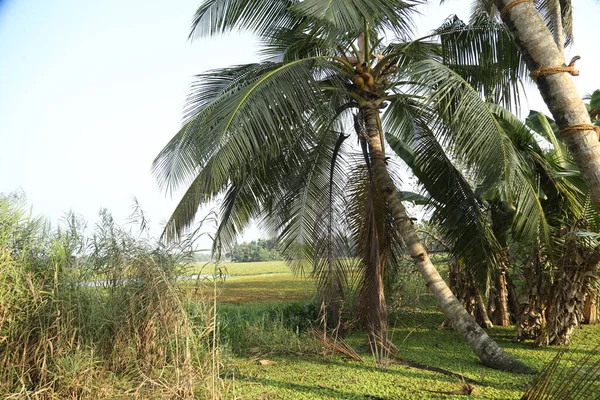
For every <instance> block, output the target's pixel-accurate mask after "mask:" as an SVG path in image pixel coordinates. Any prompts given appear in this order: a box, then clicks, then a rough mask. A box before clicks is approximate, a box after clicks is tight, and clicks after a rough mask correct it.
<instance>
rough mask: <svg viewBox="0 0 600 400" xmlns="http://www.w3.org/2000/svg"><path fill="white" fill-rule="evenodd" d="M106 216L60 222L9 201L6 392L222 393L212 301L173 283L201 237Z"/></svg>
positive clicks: (2, 214)
mask: <svg viewBox="0 0 600 400" xmlns="http://www.w3.org/2000/svg"><path fill="white" fill-rule="evenodd" d="M101 217H102V220H101V222H100V223H99V224H98V225H97V226H96V227H95V229H94V231H93V232H92V233H91V234H87V235H86V234H85V233H84V232H83V230H84V224H83V223H82V222H81V221H79V220H78V219H77V218H75V217H74V216H70V217H68V218H67V220H66V223H65V224H63V226H62V227H61V228H60V229H56V230H53V229H50V227H49V225H48V224H47V223H46V222H45V221H44V220H43V219H40V218H34V217H32V216H31V215H30V214H29V213H27V211H26V207H25V205H24V202H23V201H22V200H21V199H19V198H18V197H16V196H9V197H0V397H2V398H36V399H37V398H40V399H54V398H56V399H64V398H107V397H111V398H136V397H137V398H163V397H164V398H183V399H186V398H194V397H196V398H202V397H207V398H208V397H212V398H215V397H217V398H218V397H219V382H218V375H217V374H218V360H217V359H216V358H215V357H216V347H217V346H216V344H217V342H216V337H215V336H214V335H215V316H214V307H213V306H211V305H208V306H206V307H189V306H188V304H189V303H190V302H193V301H195V300H196V299H191V298H186V297H184V295H183V292H182V291H180V290H179V289H178V287H177V285H176V284H175V282H176V280H175V278H176V276H177V274H178V272H179V271H180V270H181V269H182V268H185V267H186V263H187V262H188V261H191V260H192V257H191V256H192V249H193V240H192V239H189V240H186V241H183V242H180V243H177V244H174V245H170V246H165V245H162V244H161V243H159V242H157V241H154V240H151V239H149V238H147V237H146V236H145V235H144V234H134V233H132V232H131V231H127V230H125V229H122V228H120V227H119V226H117V225H116V224H115V223H114V221H113V220H112V217H111V216H110V215H109V214H108V213H107V212H103V213H102V215H101ZM142 222H143V220H142ZM144 225H145V223H142V224H141V226H142V227H143V226H144ZM92 282H96V283H95V284H92ZM98 282H99V283H98ZM186 296H193V293H192V294H189V295H186ZM190 313H192V314H191V315H190ZM197 319H202V320H204V321H205V323H204V324H202V325H199V326H194V325H193V324H192V322H191V321H192V320H197Z"/></svg>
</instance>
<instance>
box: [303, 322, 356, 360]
mask: <svg viewBox="0 0 600 400" xmlns="http://www.w3.org/2000/svg"><path fill="white" fill-rule="evenodd" d="M311 332H312V334H313V336H314V338H315V339H316V340H317V341H318V342H319V343H321V344H322V345H323V346H325V347H327V348H330V349H332V350H333V351H337V352H339V353H342V354H344V355H346V356H348V357H350V358H351V359H353V360H355V361H359V362H365V360H364V359H363V358H362V357H361V356H360V354H358V353H357V352H356V351H355V350H354V349H353V348H352V347H351V346H350V345H349V344H348V343H347V342H346V341H345V340H344V339H342V338H341V337H339V336H338V337H336V338H335V339H330V338H329V337H328V336H327V332H325V331H323V330H321V329H317V328H313V329H312V330H311Z"/></svg>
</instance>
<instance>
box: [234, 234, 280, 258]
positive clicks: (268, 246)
mask: <svg viewBox="0 0 600 400" xmlns="http://www.w3.org/2000/svg"><path fill="white" fill-rule="evenodd" d="M229 256H230V257H231V261H232V262H255V261H271V260H281V259H282V257H281V253H280V252H279V247H278V243H277V241H276V240H275V239H258V240H253V241H251V242H250V243H246V242H243V243H241V244H240V243H236V244H235V245H234V246H233V249H231V252H230V253H229Z"/></svg>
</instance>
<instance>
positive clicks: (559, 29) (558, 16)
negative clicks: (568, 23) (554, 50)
mask: <svg viewBox="0 0 600 400" xmlns="http://www.w3.org/2000/svg"><path fill="white" fill-rule="evenodd" d="M553 7H554V9H553V10H552V11H553V13H552V14H553V16H552V18H553V19H554V24H555V25H554V42H555V43H556V47H558V51H560V54H562V55H563V57H564V54H565V36H564V33H563V25H562V10H561V8H560V0H554V5H553Z"/></svg>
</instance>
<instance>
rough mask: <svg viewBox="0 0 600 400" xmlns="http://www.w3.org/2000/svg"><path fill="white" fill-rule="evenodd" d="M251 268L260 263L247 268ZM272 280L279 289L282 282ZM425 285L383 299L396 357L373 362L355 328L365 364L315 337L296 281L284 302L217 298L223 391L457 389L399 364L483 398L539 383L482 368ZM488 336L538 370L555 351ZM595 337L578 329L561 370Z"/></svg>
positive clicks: (268, 394)
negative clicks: (446, 325) (466, 383)
mask: <svg viewBox="0 0 600 400" xmlns="http://www.w3.org/2000/svg"><path fill="white" fill-rule="evenodd" d="M438 261H440V260H438ZM253 265H257V266H258V265H259V264H257V263H255V264H251V265H250V266H249V268H252V266H253ZM273 270H274V271H276V270H277V267H276V266H274V267H273ZM257 272H258V273H257V274H256V276H255V277H254V279H255V282H256V284H257V285H258V286H260V282H261V281H265V282H268V281H270V278H271V277H272V275H270V274H268V273H265V269H264V266H263V267H259V268H257ZM407 278H408V277H407ZM229 284H235V280H232V281H228V280H226V281H225V283H224V285H223V290H222V291H221V292H220V293H221V295H220V296H219V300H220V301H222V302H224V303H229V302H230V298H229V296H228V295H227V294H226V291H227V286H228V285H229ZM280 284H281V286H284V285H285V282H281V283H280ZM423 289H424V287H423V285H422V283H420V281H416V280H415V281H414V284H413V282H411V281H410V279H406V281H405V282H404V285H402V293H404V295H405V296H406V299H405V300H403V301H401V302H398V303H396V305H391V306H390V310H391V311H390V337H391V340H392V342H393V343H395V344H396V346H397V347H398V352H397V353H396V354H397V355H398V356H399V358H398V359H396V358H394V357H392V356H391V355H390V354H388V355H387V356H386V357H385V360H386V361H385V363H384V364H377V362H376V358H375V357H373V354H372V353H371V351H370V349H369V347H368V345H367V341H366V339H367V336H366V335H365V334H363V333H360V332H357V331H354V332H353V333H352V334H351V335H349V336H348V337H346V338H345V341H346V342H347V343H349V344H350V345H351V346H352V347H353V348H354V349H356V350H357V351H358V353H359V354H360V355H361V356H362V358H363V359H364V362H359V361H356V360H352V359H350V358H349V357H347V356H345V355H343V354H341V353H339V352H336V351H334V349H332V348H330V347H325V346H323V345H322V343H320V342H319V341H317V340H315V337H314V334H313V333H312V331H311V327H312V326H316V325H317V324H318V322H317V321H315V318H316V317H317V315H318V304H315V303H313V301H312V299H314V298H305V299H304V300H303V301H301V302H298V301H296V300H294V299H295V298H297V296H301V295H302V294H305V292H304V291H303V289H302V288H296V289H295V291H296V295H293V294H292V295H290V296H289V299H288V300H285V299H282V298H279V299H278V302H279V303H277V304H275V303H273V302H268V303H267V304H265V302H264V300H263V299H258V300H256V301H254V300H252V299H251V298H250V297H248V298H247V299H246V300H245V301H244V302H239V303H236V304H223V305H222V306H221V307H220V308H219V315H220V321H221V335H222V345H223V347H224V352H225V354H229V356H228V365H229V367H228V368H227V369H226V371H225V374H226V376H228V377H230V378H231V379H233V380H234V382H235V383H234V384H233V385H232V386H231V387H230V390H231V392H232V393H233V392H234V393H235V394H236V395H237V396H239V397H244V396H246V397H248V398H277V399H342V398H344V399H354V398H355V399H364V398H365V396H372V398H377V397H378V398H383V399H395V398H407V399H435V398H454V397H452V396H450V395H448V394H447V393H451V392H456V391H460V390H461V388H462V381H461V379H460V378H456V377H453V376H449V375H446V374H444V373H440V372H435V371H431V370H426V369H422V368H416V367H408V365H407V362H409V364H412V365H413V366H418V367H423V366H435V367H438V368H440V369H442V370H444V371H446V372H455V373H458V374H461V375H463V376H464V377H465V378H466V379H472V380H474V381H475V382H474V383H472V384H473V385H474V386H475V396H477V397H479V398H485V399H519V398H521V397H522V396H523V394H524V393H525V392H526V391H527V390H528V387H529V386H530V385H531V384H532V382H534V381H538V380H536V379H535V378H534V377H530V376H527V375H514V374H510V373H507V372H501V371H494V370H490V369H487V368H485V367H483V366H482V365H481V364H480V363H479V362H478V361H477V358H476V357H474V356H473V355H472V354H470V350H469V347H468V346H467V345H466V344H463V343H460V337H459V336H458V335H457V334H456V333H455V332H452V331H449V330H445V329H441V330H440V329H439V326H440V324H441V323H442V322H443V321H444V316H443V314H442V313H440V312H439V311H438V310H437V309H436V306H435V299H433V298H432V295H431V294H430V293H427V292H426V291H423ZM308 321H314V322H313V323H312V324H310V323H307V322H308ZM490 333H491V335H492V336H493V337H494V339H495V340H497V341H498V342H499V343H501V345H502V346H503V347H504V348H506V349H507V350H508V351H510V352H511V354H514V355H516V356H517V357H518V358H519V359H522V360H524V361H525V362H527V363H528V364H529V365H532V366H533V367H534V368H536V369H537V370H539V371H542V370H544V366H545V365H546V364H547V363H549V362H550V361H551V360H553V358H554V357H555V355H556V352H555V351H554V350H549V349H540V348H536V347H533V346H531V342H527V343H517V342H513V341H512V340H511V339H512V337H513V335H514V332H513V330H512V328H510V327H495V328H492V329H491V330H490ZM599 339H600V326H594V327H590V326H588V327H585V328H584V329H582V330H579V331H578V332H577V333H576V334H575V336H574V341H573V345H572V346H573V349H574V352H573V356H570V357H563V358H565V360H566V361H567V362H566V363H561V365H560V366H561V368H559V372H561V369H562V368H566V367H568V366H570V365H572V364H571V362H572V361H575V360H576V359H578V358H579V355H581V356H583V355H588V354H589V355H590V356H592V354H593V353H592V350H593V349H594V346H595V345H596V343H597V340H599ZM261 360H263V362H264V364H261V362H260V361H261ZM267 361H268V362H267ZM587 365H589V366H593V365H594V364H593V363H591V364H590V363H588V364H587ZM568 371H573V369H571V368H570V367H568V368H566V369H565V370H564V372H565V374H563V373H562V372H561V373H560V374H558V375H555V376H554V378H555V379H558V377H559V376H560V377H561V379H568V376H569V375H568ZM592 383H593V382H592ZM595 385H596V386H597V385H598V384H597V382H596V383H595ZM455 398H466V397H461V396H456V397H455ZM582 398H584V397H582ZM592 398H593V397H592Z"/></svg>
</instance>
